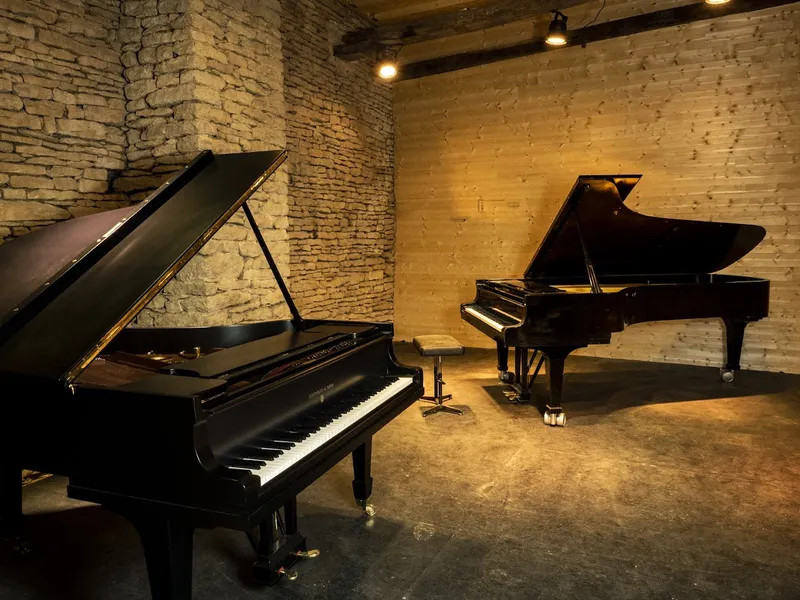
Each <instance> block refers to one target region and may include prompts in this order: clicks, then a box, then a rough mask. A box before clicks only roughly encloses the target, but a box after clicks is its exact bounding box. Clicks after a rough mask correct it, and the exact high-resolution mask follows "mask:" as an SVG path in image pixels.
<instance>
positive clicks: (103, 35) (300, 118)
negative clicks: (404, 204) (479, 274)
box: [0, 0, 394, 326]
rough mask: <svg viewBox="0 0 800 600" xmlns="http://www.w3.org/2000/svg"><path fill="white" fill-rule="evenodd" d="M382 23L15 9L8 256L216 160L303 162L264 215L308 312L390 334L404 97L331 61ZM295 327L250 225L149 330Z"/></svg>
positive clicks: (2, 235) (49, 5) (339, 7)
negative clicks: (397, 149)
mask: <svg viewBox="0 0 800 600" xmlns="http://www.w3.org/2000/svg"><path fill="white" fill-rule="evenodd" d="M364 24H366V21H365V19H364V18H363V17H361V16H359V15H358V13H357V12H355V11H354V9H353V8H352V7H349V6H345V5H344V4H340V3H339V1H338V0H322V1H320V2H310V1H301V2H291V1H288V0H287V1H284V2H283V6H282V5H281V0H122V1H118V0H56V1H52V0H31V1H27V0H4V1H3V2H2V3H0V26H2V27H1V28H0V31H2V33H0V242H2V241H3V240H5V239H8V238H11V237H14V236H18V235H22V234H24V233H27V232H28V231H30V229H32V228H34V227H39V226H42V225H47V224H50V223H53V222H56V221H59V220H62V219H67V218H70V217H72V216H79V215H83V214H88V213H90V212H93V211H98V210H104V209H108V208H114V207H117V206H121V205H127V204H129V203H131V202H137V201H139V200H141V199H142V198H144V197H145V196H146V195H147V194H148V193H150V192H151V191H152V190H153V189H155V188H156V187H157V186H158V185H159V184H160V183H161V182H162V181H164V179H166V178H167V177H168V176H169V175H170V174H171V173H172V172H174V171H175V170H177V169H179V168H180V167H181V166H182V165H184V164H186V163H187V162H189V161H190V160H191V159H192V158H193V157H194V156H195V155H196V154H197V153H198V152H199V151H201V150H205V149H210V150H213V151H214V152H216V153H220V152H241V151H253V150H270V149H276V148H288V149H289V151H290V158H289V161H288V162H287V166H286V167H284V168H282V169H281V170H280V171H279V172H278V173H277V174H276V175H275V176H273V178H272V180H271V181H270V182H269V183H268V184H267V185H265V186H264V187H263V188H262V190H261V191H260V192H258V193H257V194H256V195H255V196H254V197H253V198H252V199H251V200H250V201H249V205H250V207H251V209H252V210H253V212H254V214H255V216H256V219H257V221H258V222H259V225H260V227H261V230H262V232H263V233H264V237H265V238H266V240H267V242H268V243H269V245H270V248H271V250H272V253H273V256H274V257H275V258H276V261H277V263H278V266H279V268H280V269H281V272H282V273H283V275H284V277H286V278H287V280H288V282H289V285H290V287H291V288H292V289H293V291H294V293H295V294H296V296H297V297H298V303H299V304H300V305H301V306H302V307H303V308H304V309H305V310H304V312H305V313H306V314H307V315H309V316H337V317H342V318H345V317H358V318H362V317H363V318H375V319H379V320H389V319H390V318H391V312H392V299H393V277H394V273H393V245H394V239H393V236H394V205H393V190H392V187H393V162H392V161H393V142H392V118H391V109H392V107H391V89H390V88H389V87H387V86H381V85H377V84H376V83H375V82H374V80H373V79H374V78H373V75H372V73H371V70H370V67H369V65H361V64H346V63H341V62H340V61H336V60H334V59H333V58H332V57H331V56H330V54H331V47H332V42H334V41H335V40H336V39H338V37H340V36H341V34H342V33H343V32H344V31H346V30H348V29H351V28H353V27H357V26H362V25H364ZM284 38H285V39H284ZM284 63H285V64H284ZM284 78H285V79H286V82H284ZM290 173H291V177H292V186H293V189H292V191H291V196H290V190H289V176H290ZM290 203H291V204H292V205H293V206H292V209H291V214H290V206H289V205H290ZM290 254H291V255H292V257H291V261H290ZM286 315H287V311H286V309H285V306H284V305H283V303H282V300H281V296H280V294H279V291H278V289H277V286H276V284H275V281H274V279H273V277H272V275H271V273H269V271H268V268H267V265H266V262H265V260H264V259H263V257H262V255H261V252H260V249H259V248H258V245H257V244H256V241H255V238H254V236H253V234H252V232H250V231H249V228H248V227H247V226H246V224H245V220H244V219H243V218H242V215H241V214H238V215H236V216H235V217H234V218H233V219H232V221H231V222H230V223H229V224H228V225H226V226H224V227H223V228H222V229H221V230H220V231H219V232H218V234H217V235H216V236H215V237H214V238H213V239H212V240H211V241H210V242H209V244H208V245H207V246H206V247H205V248H204V249H203V250H202V251H201V252H200V254H199V255H198V256H197V257H196V258H195V259H193V260H192V261H190V263H189V264H188V265H187V266H186V267H185V268H184V269H183V270H182V271H181V272H180V273H179V274H178V276H177V278H176V279H175V280H174V281H173V282H171V283H170V284H169V285H168V286H167V287H166V288H165V290H164V291H163V292H162V293H161V294H160V295H159V296H158V297H156V299H155V300H154V301H153V302H152V303H151V304H150V305H149V306H148V307H147V308H146V309H145V310H144V311H143V312H142V313H141V314H140V315H139V317H138V318H137V321H136V324H137V325H141V326H154V325H155V326H187V325H209V324H222V323H237V322H243V321H254V320H262V319H271V318H278V317H284V316H286Z"/></svg>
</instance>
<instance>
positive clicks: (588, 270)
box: [572, 206, 603, 294]
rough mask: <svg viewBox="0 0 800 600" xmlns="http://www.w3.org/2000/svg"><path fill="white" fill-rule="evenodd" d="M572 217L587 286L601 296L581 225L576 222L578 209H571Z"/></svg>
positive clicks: (600, 289)
mask: <svg viewBox="0 0 800 600" xmlns="http://www.w3.org/2000/svg"><path fill="white" fill-rule="evenodd" d="M572 216H573V218H574V219H575V229H577V231H578V240H580V242H581V250H583V262H584V263H585V264H586V274H587V275H588V276H589V285H590V286H591V287H592V293H593V294H602V293H603V290H602V288H601V287H600V283H599V282H598V281H597V274H596V273H595V272H594V263H593V262H592V257H591V256H589V251H588V250H587V249H586V242H584V241H583V234H582V233H581V223H580V221H578V207H577V206H576V207H575V208H574V209H573V212H572Z"/></svg>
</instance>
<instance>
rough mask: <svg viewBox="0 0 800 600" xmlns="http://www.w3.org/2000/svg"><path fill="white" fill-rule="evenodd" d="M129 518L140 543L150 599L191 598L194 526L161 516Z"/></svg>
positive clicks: (184, 599)
mask: <svg viewBox="0 0 800 600" xmlns="http://www.w3.org/2000/svg"><path fill="white" fill-rule="evenodd" d="M131 521H132V522H133V524H134V526H135V527H136V529H137V530H138V531H139V537H140V538H141V539H142V545H143V546H144V556H145V560H146V561H147V574H148V577H149V578H150V593H151V595H152V597H153V600H191V598H192V542H193V538H194V527H192V525H191V524H190V523H189V522H186V521H182V520H180V519H176V518H173V517H168V516H164V515H148V516H137V517H133V518H132V519H131Z"/></svg>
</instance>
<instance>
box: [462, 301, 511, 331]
mask: <svg viewBox="0 0 800 600" xmlns="http://www.w3.org/2000/svg"><path fill="white" fill-rule="evenodd" d="M464 312H468V313H469V314H471V315H472V316H473V317H477V318H478V319H480V320H481V321H483V322H484V323H486V324H487V325H488V326H489V327H491V328H492V329H496V330H497V331H503V327H504V326H503V324H502V323H499V322H497V321H495V320H494V319H492V317H490V316H489V313H488V312H487V311H484V310H481V309H479V308H475V307H473V306H466V307H464Z"/></svg>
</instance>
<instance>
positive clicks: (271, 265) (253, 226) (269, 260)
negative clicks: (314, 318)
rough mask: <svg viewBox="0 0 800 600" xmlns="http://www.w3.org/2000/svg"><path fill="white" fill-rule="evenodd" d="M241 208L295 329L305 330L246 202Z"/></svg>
mask: <svg viewBox="0 0 800 600" xmlns="http://www.w3.org/2000/svg"><path fill="white" fill-rule="evenodd" d="M242 208H243V209H244V215H245V216H246V217H247V221H248V223H250V228H251V229H252V230H253V233H255V234H256V240H257V241H258V245H259V246H261V251H262V252H263V253H264V257H265V258H266V259H267V263H269V268H270V269H272V272H273V274H274V275H275V280H276V281H277V282H278V287H279V288H280V290H281V293H282V294H283V298H284V300H286V304H287V305H288V306H289V311H290V312H291V313H292V321H294V325H295V327H297V329H305V321H303V317H301V316H300V312H299V311H298V310H297V307H296V306H295V305H294V300H292V296H291V295H290V294H289V290H288V289H287V288H286V284H285V283H284V282H283V277H281V272H280V271H279V270H278V265H276V264H275V260H274V259H273V258H272V254H271V253H270V251H269V248H268V247H267V242H265V241H264V236H262V235H261V231H260V230H259V229H258V223H256V220H255V218H254V217H253V213H252V212H250V207H249V206H247V202H245V203H244V204H242Z"/></svg>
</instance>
